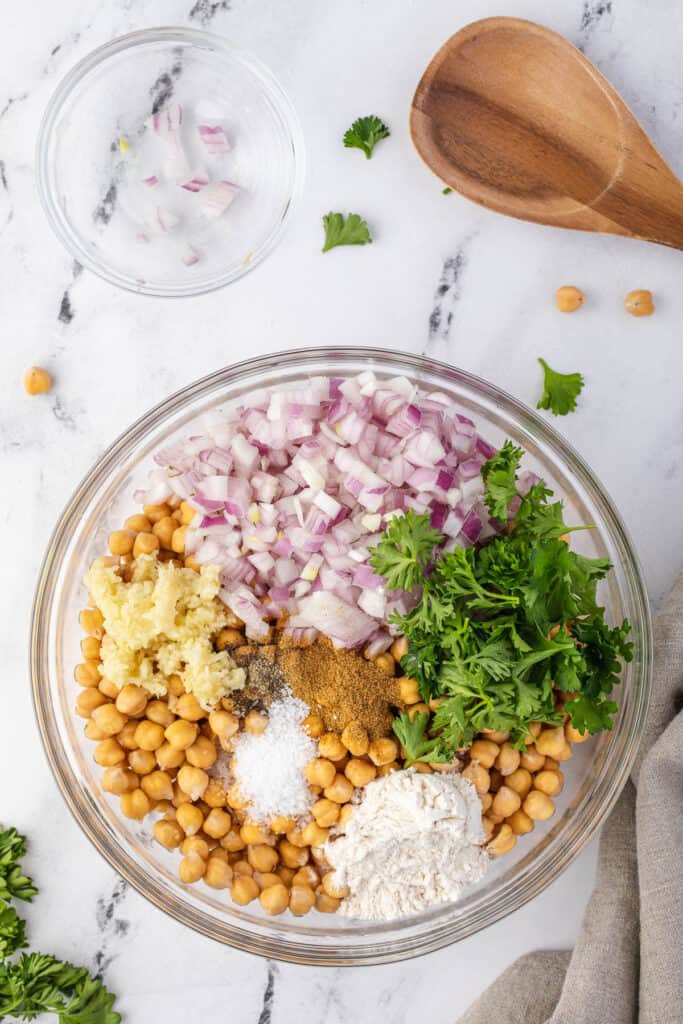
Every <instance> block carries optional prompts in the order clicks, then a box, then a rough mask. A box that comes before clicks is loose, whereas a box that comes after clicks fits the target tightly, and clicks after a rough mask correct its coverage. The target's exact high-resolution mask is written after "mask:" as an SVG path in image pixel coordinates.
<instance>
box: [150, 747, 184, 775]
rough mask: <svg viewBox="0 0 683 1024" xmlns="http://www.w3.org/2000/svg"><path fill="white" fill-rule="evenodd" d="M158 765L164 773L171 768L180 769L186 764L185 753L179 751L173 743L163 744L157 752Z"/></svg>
mask: <svg viewBox="0 0 683 1024" xmlns="http://www.w3.org/2000/svg"><path fill="white" fill-rule="evenodd" d="M155 754H156V759H157V764H158V765H159V767H160V768H163V769H164V771H167V770H168V769H169V768H180V766H181V765H183V764H185V751H184V750H178V748H177V747H174V746H173V745H172V744H171V743H162V744H161V746H160V747H159V749H158V750H156V751H155Z"/></svg>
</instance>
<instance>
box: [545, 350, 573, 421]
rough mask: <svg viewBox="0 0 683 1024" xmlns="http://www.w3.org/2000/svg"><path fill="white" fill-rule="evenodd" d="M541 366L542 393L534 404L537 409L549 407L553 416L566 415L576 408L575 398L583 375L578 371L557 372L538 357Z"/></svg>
mask: <svg viewBox="0 0 683 1024" xmlns="http://www.w3.org/2000/svg"><path fill="white" fill-rule="evenodd" d="M538 361H539V363H540V364H541V366H542V367H543V394H542V395H541V397H540V398H539V400H538V404H537V405H536V408H537V409H550V411H551V412H552V413H553V415H554V416H566V415H567V413H568V412H573V411H574V409H576V399H577V398H578V397H579V395H580V394H581V391H582V389H583V384H584V381H583V377H582V376H581V374H580V373H558V372H557V370H552V369H551V368H550V367H549V366H548V364H547V363H546V361H545V359H541V358H540V357H539V360H538Z"/></svg>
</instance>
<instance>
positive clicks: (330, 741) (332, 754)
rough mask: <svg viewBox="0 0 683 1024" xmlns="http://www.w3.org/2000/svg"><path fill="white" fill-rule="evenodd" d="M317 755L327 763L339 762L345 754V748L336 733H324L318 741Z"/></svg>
mask: <svg viewBox="0 0 683 1024" xmlns="http://www.w3.org/2000/svg"><path fill="white" fill-rule="evenodd" d="M318 753H319V754H320V756H321V757H322V758H327V759H328V760H329V761H340V760H341V759H342V758H343V757H344V756H345V754H346V747H345V746H344V744H343V743H342V741H341V739H340V738H339V736H338V735H337V734H336V732H326V733H325V734H324V735H323V736H321V737H320V739H319V740H318Z"/></svg>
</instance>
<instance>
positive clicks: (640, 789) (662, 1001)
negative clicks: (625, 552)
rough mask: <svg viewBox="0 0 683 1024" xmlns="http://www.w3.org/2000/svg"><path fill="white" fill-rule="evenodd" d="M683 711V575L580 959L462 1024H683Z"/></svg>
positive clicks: (540, 965) (545, 962)
mask: <svg viewBox="0 0 683 1024" xmlns="http://www.w3.org/2000/svg"><path fill="white" fill-rule="evenodd" d="M682 708H683V574H682V575H681V576H679V578H678V580H677V581H676V583H675V584H674V587H673V590H672V591H671V593H670V594H669V597H668V598H667V600H666V602H665V604H664V606H663V608H662V610H661V611H660V612H659V613H658V615H657V618H656V620H655V674H654V693H653V699H652V704H651V706H650V709H649V712H648V717H647V721H646V724H645V729H644V733H643V739H642V744H641V747H640V750H639V753H638V757H637V759H636V762H635V766H634V769H633V773H632V776H631V781H630V782H628V783H627V785H626V788H625V789H624V792H623V793H622V795H621V797H620V798H619V802H618V803H617V806H616V808H615V809H614V811H613V812H612V815H611V816H610V818H609V820H608V822H607V824H606V825H605V828H604V830H603V834H602V838H601V840H600V854H599V859H598V875H597V881H596V884H595V889H594V891H593V895H592V896H591V899H590V902H589V904H588V907H587V909H586V913H585V916H584V919H583V923H582V926H581V934H580V935H579V939H578V942H577V943H576V948H575V949H574V952H573V953H564V952H538V953H529V954H528V955H527V956H524V957H522V958H521V959H520V960H517V961H516V963H514V964H513V965H512V966H511V967H509V968H508V970H507V971H505V972H504V973H503V974H502V975H501V976H500V978H498V979H497V980H496V981H495V982H494V983H493V985H491V986H490V988H488V989H487V990H486V992H484V994H483V995H482V996H481V997H480V998H479V999H478V1000H477V1001H476V1003H474V1004H473V1006H471V1007H470V1009H469V1010H468V1011H467V1013H466V1014H465V1016H464V1017H462V1018H461V1019H460V1022H459V1024H492V1022H495V1024H683V711H681V709H682ZM678 712H680V713H678Z"/></svg>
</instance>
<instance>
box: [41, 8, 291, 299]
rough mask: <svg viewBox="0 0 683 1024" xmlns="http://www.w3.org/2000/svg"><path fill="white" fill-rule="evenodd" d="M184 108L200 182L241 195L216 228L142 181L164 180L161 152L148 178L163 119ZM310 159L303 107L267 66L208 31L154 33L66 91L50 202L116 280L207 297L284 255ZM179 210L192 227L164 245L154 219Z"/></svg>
mask: <svg viewBox="0 0 683 1024" xmlns="http://www.w3.org/2000/svg"><path fill="white" fill-rule="evenodd" d="M176 103H177V104H179V105H180V106H181V108H182V109H183V112H184V115H183V125H182V126H181V129H180V132H181V135H182V136H183V139H184V146H185V148H186V150H187V156H188V160H189V161H190V163H191V166H192V168H193V170H192V173H193V174H200V175H201V174H206V175H207V176H208V177H209V178H211V180H218V179H221V178H229V179H230V181H233V182H236V183H237V184H238V185H239V186H240V193H239V195H238V196H237V199H236V200H235V202H234V203H233V204H232V205H231V206H230V209H229V210H227V211H226V212H225V213H224V214H223V215H222V216H221V217H219V218H218V219H217V220H215V221H213V222H210V223H206V224H205V225H204V226H203V227H202V226H201V224H200V223H198V222H196V216H197V213H196V211H197V206H196V205H195V204H196V203H199V202H200V201H201V195H199V196H196V197H195V196H193V197H192V198H189V196H188V193H187V192H183V190H182V189H180V188H177V189H175V190H174V189H173V187H171V190H170V192H165V185H164V184H163V183H162V184H161V185H159V186H158V187H157V188H150V187H147V185H145V184H143V183H142V182H143V180H144V178H143V175H152V174H154V175H161V176H162V178H163V177H164V170H163V153H162V152H157V153H156V154H154V155H155V160H154V161H153V163H152V164H149V165H148V166H146V169H145V170H143V169H142V168H143V165H144V162H145V147H146V146H149V144H150V143H149V135H150V132H151V129H150V126H149V122H150V117H151V115H152V113H153V112H156V111H162V112H163V111H165V110H167V109H168V106H169V105H170V104H176ZM203 120H206V121H208V122H209V123H212V124H213V123H218V124H221V125H222V126H223V127H224V129H225V131H226V133H227V137H228V140H229V143H230V152H229V153H228V154H227V155H221V156H219V157H216V156H211V155H209V154H207V153H206V152H205V151H204V147H203V146H202V144H201V143H200V142H199V140H198V138H197V134H196V124H195V123H194V122H195V121H203ZM122 140H123V141H122ZM122 147H124V148H123V149H122ZM162 148H163V147H162ZM303 151H304V147H303V140H302V135H301V128H300V126H299V121H298V118H297V116H296V113H295V111H294V108H293V107H292V104H291V102H290V101H289V99H288V97H287V96H286V94H285V92H284V90H283V89H282V86H281V85H280V84H279V82H278V81H277V80H276V79H275V77H274V75H273V74H272V73H271V72H270V71H269V70H268V68H266V67H265V66H264V65H263V64H261V62H260V61H259V60H257V59H256V57H253V56H252V55H251V54H249V53H246V52H245V51H243V50H240V49H239V48H237V47H236V46H233V45H232V44H231V43H229V42H228V41H227V40H225V39H222V38H221V37H220V36H216V35H212V34H211V33H209V32H201V31H198V30H197V29H188V28H154V29H145V30H143V31H141V32H131V33H130V34H129V35H126V36H121V37H120V38H118V39H113V40H112V41H111V42H109V43H106V44H105V45H104V46H100V47H99V48H98V49H97V50H94V51H93V52H92V53H90V54H88V56H87V57H84V58H83V60H82V61H80V62H79V63H78V64H77V65H76V66H75V67H74V68H72V69H71V71H69V73H68V74H67V75H66V77H65V78H64V79H63V80H62V81H61V82H60V84H59V85H58V87H57V89H56V90H55V92H54V94H53V96H52V98H51V100H50V102H49V104H48V106H47V109H46V111H45V115H44V117H43V122H42V124H41V128H40V133H39V136H38V142H37V148H36V168H37V184H38V195H39V196H40V200H41V203H42V205H43V208H44V210H45V212H46V214H47V217H48V220H49V222H50V225H51V227H52V228H53V230H54V231H55V233H56V235H57V237H58V238H59V239H60V241H61V242H62V243H63V244H64V245H65V246H66V248H67V249H68V250H69V252H70V253H71V254H72V256H74V258H75V259H77V260H78V261H79V262H80V263H82V264H83V265H84V266H86V267H88V268H89V269H90V270H92V271H94V272H95V273H96V274H99V275H100V276H101V277H103V278H105V279H106V280H107V281H110V282H112V283H113V284H117V285H119V286H120V287H122V288H127V289H129V290H131V291H134V292H140V293H143V294H147V295H162V296H183V295H199V294H200V293H202V292H208V291H211V290H212V289H214V288H220V287H221V286H222V285H225V284H229V283H230V282H231V281H236V280H237V279H238V278H240V277H242V276H243V275H244V274H246V273H247V272H248V271H249V270H251V269H253V268H254V267H255V266H256V265H257V264H258V263H260V262H261V260H263V259H264V258H265V257H266V256H267V255H268V254H269V253H270V252H272V251H273V249H274V248H275V246H276V245H277V243H278V241H279V240H280V238H281V236H282V232H283V230H284V227H285V224H286V223H287V222H288V221H289V217H290V214H291V211H292V208H293V205H294V203H295V201H296V199H297V198H298V196H299V194H300V192H301V187H302V183H303V166H304V157H303ZM153 153H154V151H153ZM149 157H150V153H149V150H147V161H149ZM148 180H149V179H148ZM164 180H166V179H164ZM160 192H161V193H162V195H161V198H160V197H159V193H160ZM156 204H161V206H159V205H156ZM187 204H190V206H189V207H188V205H187ZM166 207H168V210H167V216H168V215H169V214H170V213H173V212H175V213H177V214H178V215H179V217H180V223H179V226H177V227H176V228H175V229H174V230H171V231H170V232H169V233H167V234H164V233H162V232H160V231H159V224H158V223H157V219H158V213H157V214H155V213H154V211H155V208H156V210H157V211H158V210H160V209H165V208H166ZM190 211H194V213H191V212H190ZM193 218H194V219H193ZM191 255H192V256H196V257H198V258H197V261H196V262H193V260H192V259H191V258H190V256H191ZM188 259H189V262H188Z"/></svg>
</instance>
